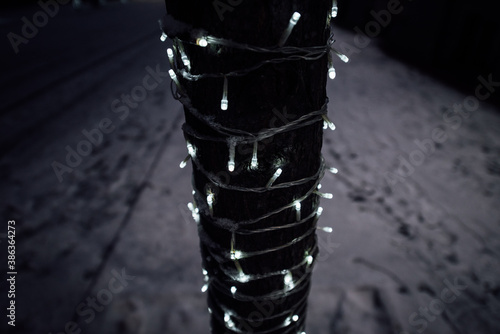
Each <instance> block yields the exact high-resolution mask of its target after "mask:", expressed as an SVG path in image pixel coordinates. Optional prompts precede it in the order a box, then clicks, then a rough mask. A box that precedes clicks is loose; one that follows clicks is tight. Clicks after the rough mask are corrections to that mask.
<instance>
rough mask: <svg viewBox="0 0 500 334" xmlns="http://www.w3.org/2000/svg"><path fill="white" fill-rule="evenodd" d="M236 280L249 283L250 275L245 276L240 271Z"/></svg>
mask: <svg viewBox="0 0 500 334" xmlns="http://www.w3.org/2000/svg"><path fill="white" fill-rule="evenodd" d="M236 280H237V281H238V282H241V283H246V282H248V281H250V275H246V274H245V273H244V272H242V271H240V273H239V274H238V276H236Z"/></svg>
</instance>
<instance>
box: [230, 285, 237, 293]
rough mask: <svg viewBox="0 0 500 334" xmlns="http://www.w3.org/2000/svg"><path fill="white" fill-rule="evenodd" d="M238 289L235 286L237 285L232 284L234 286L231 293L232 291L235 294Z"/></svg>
mask: <svg viewBox="0 0 500 334" xmlns="http://www.w3.org/2000/svg"><path fill="white" fill-rule="evenodd" d="M236 290H237V289H236V287H235V286H232V287H231V293H232V294H233V295H234V294H235V293H236Z"/></svg>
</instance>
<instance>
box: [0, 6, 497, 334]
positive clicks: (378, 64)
mask: <svg viewBox="0 0 500 334" xmlns="http://www.w3.org/2000/svg"><path fill="white" fill-rule="evenodd" d="M494 5H495V3H494V2H493V1H486V0H480V1H475V2H466V1H462V0H455V1H451V0H439V1H438V0H435V1H426V0H413V1H410V0H401V1H395V0H393V1H384V0H371V1H370V0H351V1H347V0H344V1H340V0H339V15H338V17H337V18H336V19H334V29H335V30H334V32H335V39H336V40H337V42H336V43H335V46H336V47H337V48H338V49H339V50H340V51H342V52H344V53H346V54H348V55H349V57H350V59H351V60H350V62H349V63H348V64H342V63H341V62H340V61H336V62H335V64H336V66H337V78H336V79H335V80H332V81H330V82H329V85H328V95H329V97H330V104H329V110H330V115H331V117H330V118H332V120H333V121H334V122H335V123H336V125H337V128H338V129H337V130H336V131H334V132H326V133H325V139H324V149H323V154H324V156H325V159H326V160H327V162H328V163H329V164H331V165H333V166H335V167H337V168H338V169H339V171H340V172H339V174H337V175H327V176H326V177H325V179H324V181H323V187H324V189H327V190H328V192H331V193H333V194H334V199H333V200H331V201H325V202H323V203H322V206H323V207H324V209H325V210H324V213H323V216H322V218H321V220H320V223H321V224H322V225H323V226H331V227H333V230H334V232H333V233H332V234H324V233H322V232H318V239H319V244H320V251H321V255H320V258H319V260H318V264H317V267H316V268H315V270H316V273H315V274H314V275H313V288H312V291H311V296H310V305H309V315H308V317H309V318H308V327H307V328H308V331H307V333H308V334H311V333H312V334H319V333H384V334H386V333H395V334H406V333H439V334H446V333H460V334H462V333H463V334H465V333H467V334H469V333H474V334H475V333H481V334H487V333H499V332H500V321H499V319H500V266H499V264H500V263H499V259H500V229H499V228H500V206H499V204H500V113H499V101H500V100H499V96H500V94H499V93H498V91H499V90H500V61H499V59H500V24H499V23H498V20H497V18H496V17H495V15H496V13H497V11H496V10H495V9H496V7H495V6H494ZM244 6H245V4H244V3H243V4H242V5H241V7H239V5H234V7H233V10H242V8H244ZM164 13H165V6H164V3H163V2H162V1H156V0H142V1H130V0H129V1H68V0H59V1H56V0H47V1H41V2H37V1H28V0H22V1H4V2H2V4H0V31H1V35H2V36H4V37H2V42H1V43H0V51H1V53H0V54H1V59H2V61H1V62H0V73H1V74H2V75H1V78H0V88H1V89H0V96H1V99H0V115H1V116H0V117H1V118H0V119H1V120H0V124H1V134H0V150H1V151H0V152H1V154H0V173H1V174H0V175H1V178H0V185H1V193H2V196H1V197H0V210H1V211H0V212H1V217H2V221H3V222H4V224H2V226H3V227H2V229H1V230H0V249H1V250H2V251H1V252H0V253H1V261H2V262H1V263H6V261H7V242H8V239H7V227H6V222H7V221H8V220H15V221H16V270H17V272H18V274H17V276H16V285H15V286H16V326H15V327H12V326H8V325H7V321H6V317H5V315H3V316H2V318H3V320H2V322H1V323H0V328H2V332H5V331H4V329H5V330H6V331H7V332H8V333H11V332H12V333H15V332H18V333H53V334H55V333H80V332H79V330H81V333H85V332H88V333H183V332H184V333H208V332H209V329H208V319H209V317H208V312H207V310H206V305H205V296H204V295H203V294H202V293H201V292H200V288H201V286H202V285H203V279H202V277H203V276H202V275H201V261H200V259H199V257H200V255H199V249H198V236H197V228H196V224H195V223H194V222H193V221H192V218H191V213H190V212H189V210H188V209H187V207H186V203H187V202H189V201H191V184H190V169H189V168H186V169H182V170H181V169H179V168H178V166H179V163H180V161H182V159H184V157H185V156H186V148H185V143H184V139H183V136H182V131H181V130H180V127H181V125H182V123H183V113H182V108H181V106H180V104H179V103H178V102H177V101H175V100H174V99H173V98H172V96H171V93H170V79H169V77H168V75H167V73H166V72H167V71H168V68H169V65H168V60H167V59H166V55H165V52H166V49H167V47H168V45H169V41H168V40H167V41H166V42H164V43H162V42H161V41H160V39H159V37H160V35H161V32H160V29H159V24H158V20H159V19H160V18H161V17H162V16H163V15H164ZM227 15H230V12H228V13H227ZM2 268H5V269H2V273H3V274H2V277H4V278H3V279H2V281H1V282H0V288H1V291H0V292H1V296H2V297H1V298H0V308H1V309H2V310H5V309H6V307H7V305H8V299H7V298H6V297H5V296H7V290H8V288H9V287H8V286H7V284H6V277H7V274H6V273H7V269H6V267H5V266H3V265H2ZM2 312H5V311H2Z"/></svg>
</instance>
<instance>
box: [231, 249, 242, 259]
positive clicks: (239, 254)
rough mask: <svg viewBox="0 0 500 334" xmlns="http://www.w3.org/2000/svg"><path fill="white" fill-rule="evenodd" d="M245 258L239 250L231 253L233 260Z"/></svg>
mask: <svg viewBox="0 0 500 334" xmlns="http://www.w3.org/2000/svg"><path fill="white" fill-rule="evenodd" d="M242 256H243V253H242V252H241V251H239V250H235V251H231V260H239V259H241V257H242Z"/></svg>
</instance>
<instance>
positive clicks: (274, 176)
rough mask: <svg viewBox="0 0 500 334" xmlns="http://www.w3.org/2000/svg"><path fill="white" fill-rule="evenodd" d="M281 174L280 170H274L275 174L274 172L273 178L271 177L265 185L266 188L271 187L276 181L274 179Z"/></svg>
mask: <svg viewBox="0 0 500 334" xmlns="http://www.w3.org/2000/svg"><path fill="white" fill-rule="evenodd" d="M282 172H283V170H282V169H281V168H278V169H277V170H276V172H274V175H273V177H271V179H270V180H269V182H268V183H267V185H266V188H269V187H271V186H272V185H273V183H274V181H276V179H277V178H278V177H279V176H280V175H281V173H282Z"/></svg>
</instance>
